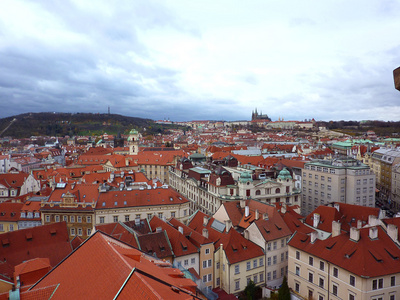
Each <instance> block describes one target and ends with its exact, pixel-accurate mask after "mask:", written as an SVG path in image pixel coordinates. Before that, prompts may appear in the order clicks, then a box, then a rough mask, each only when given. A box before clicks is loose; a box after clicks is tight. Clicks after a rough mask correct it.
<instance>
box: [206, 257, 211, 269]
mask: <svg viewBox="0 0 400 300" xmlns="http://www.w3.org/2000/svg"><path fill="white" fill-rule="evenodd" d="M207 264H208V267H209V268H211V265H212V263H211V259H209V260H207Z"/></svg>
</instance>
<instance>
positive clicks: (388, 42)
mask: <svg viewBox="0 0 400 300" xmlns="http://www.w3.org/2000/svg"><path fill="white" fill-rule="evenodd" d="M0 21H1V22H0V35H1V36H2V42H1V43H0V61H1V63H0V67H1V69H2V72H1V73H0V74H1V75H0V118H4V117H9V116H13V115H18V114H20V113H26V112H43V111H56V112H70V113H76V112H93V113H107V111H108V107H109V106H110V107H111V113H115V114H121V115H127V116H134V117H141V118H149V119H153V120H158V119H170V120H172V121H189V120H226V121H234V120H248V119H250V117H251V112H252V111H253V110H254V109H255V108H257V109H258V111H262V112H263V113H264V114H268V116H269V117H270V118H271V119H272V120H278V119H279V118H284V119H285V120H304V119H311V118H315V120H322V121H329V120H358V121H359V120H384V121H397V120H398V116H399V115H400V104H399V99H400V95H399V94H398V91H396V90H395V88H394V84H393V69H395V68H397V67H398V66H399V65H400V43H399V42H398V41H396V39H395V37H394V36H393V34H391V33H392V32H396V29H398V28H400V4H399V3H398V2H395V1H391V2H385V3H382V2H379V1H370V2H368V3H365V2H362V1H354V2H351V3H348V2H341V3H338V2H336V1H324V2H323V3H315V2H311V1H303V2H301V3H298V2H296V1H287V2H284V3H281V2H272V1H256V2H252V3H250V4H249V3H246V4H245V3H240V2H236V3H233V2H231V1H230V2H228V1H221V2H218V3H214V2H211V1H205V2H204V1H202V2H199V3H191V2H184V1H146V2H132V1H123V2H120V3H119V6H118V7H117V6H116V5H115V4H112V3H109V2H107V1H99V2H96V6H93V2H89V1H79V2H74V1H63V2H59V3H58V2H50V3H49V2H46V1H43V2H35V3H31V2H28V1H4V2H3V3H2V9H1V11H0Z"/></svg>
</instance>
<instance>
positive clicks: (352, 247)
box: [289, 226, 400, 277]
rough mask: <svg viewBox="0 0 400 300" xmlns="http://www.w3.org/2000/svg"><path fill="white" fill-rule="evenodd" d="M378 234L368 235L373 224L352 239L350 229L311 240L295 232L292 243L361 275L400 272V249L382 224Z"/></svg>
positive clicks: (295, 246)
mask: <svg viewBox="0 0 400 300" xmlns="http://www.w3.org/2000/svg"><path fill="white" fill-rule="evenodd" d="M375 228H377V230H378V238H376V239H371V238H370V237H369V230H370V228H361V229H360V230H359V233H360V239H359V241H357V242H355V241H353V240H350V238H349V234H348V233H342V234H340V235H338V236H336V237H330V238H328V239H325V240H319V239H317V240H316V241H315V242H314V243H311V241H310V236H308V235H306V234H303V233H296V234H295V235H294V236H293V237H292V238H291V240H290V241H289V245H290V246H292V247H294V248H297V249H300V250H302V251H305V252H306V253H309V254H311V255H314V256H316V257H319V258H322V259H324V260H326V261H328V262H330V263H332V264H334V265H336V266H339V267H340V268H343V269H346V270H348V271H349V272H351V273H353V274H356V275H358V276H365V277H377V276H383V275H387V274H395V273H399V272H400V261H399V258H400V249H399V247H398V246H397V245H396V244H395V243H394V242H393V241H392V240H391V238H390V237H389V236H388V235H387V234H386V232H385V231H384V230H383V229H382V228H381V227H380V226H378V227H375Z"/></svg>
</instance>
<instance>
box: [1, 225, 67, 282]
mask: <svg viewBox="0 0 400 300" xmlns="http://www.w3.org/2000/svg"><path fill="white" fill-rule="evenodd" d="M0 243H1V244H2V247H1V248H0V260H1V261H3V262H6V263H7V264H8V265H10V266H12V267H14V266H16V265H18V264H20V263H22V262H23V261H26V260H29V259H33V258H37V257H42V258H46V257H47V258H49V260H50V264H51V265H52V266H55V265H56V264H57V263H59V262H60V261H61V260H62V259H63V258H64V257H66V256H67V255H68V254H69V253H71V251H72V248H71V244H70V243H69V236H68V230H67V226H66V223H65V222H60V223H53V224H49V225H43V226H37V227H32V228H27V229H20V230H17V231H12V232H6V233H3V234H0ZM0 269H1V268H0ZM3 274H4V273H3ZM5 275H7V276H8V277H10V278H11V277H12V273H11V274H5Z"/></svg>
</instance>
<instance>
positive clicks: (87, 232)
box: [86, 228, 92, 236]
mask: <svg viewBox="0 0 400 300" xmlns="http://www.w3.org/2000/svg"><path fill="white" fill-rule="evenodd" d="M91 233H92V229H90V228H88V229H86V235H87V236H90V235H91Z"/></svg>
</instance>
